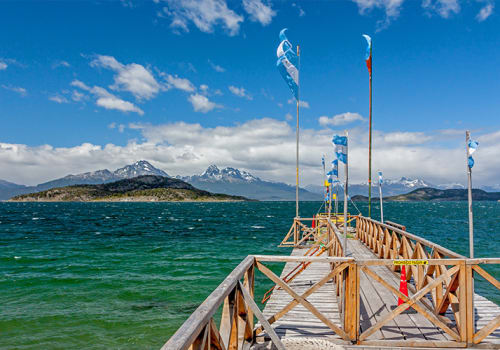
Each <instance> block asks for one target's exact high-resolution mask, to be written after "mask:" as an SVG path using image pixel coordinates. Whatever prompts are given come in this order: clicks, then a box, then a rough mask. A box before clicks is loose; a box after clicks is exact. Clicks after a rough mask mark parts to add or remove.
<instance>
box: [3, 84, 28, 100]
mask: <svg viewBox="0 0 500 350" xmlns="http://www.w3.org/2000/svg"><path fill="white" fill-rule="evenodd" d="M2 88H4V89H5V90H9V91H12V92H15V93H17V94H19V95H21V96H23V97H24V96H26V95H27V94H28V91H27V90H26V89H25V88H23V87H20V86H12V85H3V84H2Z"/></svg>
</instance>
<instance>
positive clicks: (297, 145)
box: [295, 45, 300, 218]
mask: <svg viewBox="0 0 500 350" xmlns="http://www.w3.org/2000/svg"><path fill="white" fill-rule="evenodd" d="M297 56H298V58H299V72H300V47H299V45H297ZM299 75H300V74H299ZM299 75H297V81H298V80H299ZM299 92H300V84H298V83H297V126H296V131H295V135H296V159H295V168H296V176H295V217H297V218H298V217H299V99H300V95H299Z"/></svg>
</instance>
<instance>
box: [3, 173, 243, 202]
mask: <svg viewBox="0 0 500 350" xmlns="http://www.w3.org/2000/svg"><path fill="white" fill-rule="evenodd" d="M246 200H248V199H246V198H244V197H238V196H230V195H226V194H214V193H210V192H207V191H202V190H199V189H197V188H194V187H193V186H192V185H190V184H188V183H186V182H184V181H182V180H179V179H174V178H172V177H165V176H158V175H140V176H136V177H132V178H130V179H128V178H127V179H122V180H118V181H113V182H108V183H105V184H98V185H88V184H87V185H72V186H64V187H56V188H51V189H49V190H46V191H41V192H36V193H30V194H22V195H19V196H15V197H13V198H11V199H10V201H13V202H102V201H105V202H159V201H162V202H186V201H188V202H207V201H210V202H215V201H246Z"/></svg>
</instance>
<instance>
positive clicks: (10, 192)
mask: <svg viewBox="0 0 500 350" xmlns="http://www.w3.org/2000/svg"><path fill="white" fill-rule="evenodd" d="M140 175H158V176H164V177H170V176H169V175H168V174H167V173H166V172H164V171H163V170H160V169H158V168H155V167H154V166H153V165H151V163H149V162H148V161H145V160H140V161H137V162H135V163H133V164H130V165H126V166H124V167H123V168H119V169H116V170H115V171H109V170H108V169H102V170H96V171H90V172H86V173H81V174H76V175H73V174H70V175H67V176H65V177H62V178H59V179H55V180H52V181H48V182H44V183H41V184H39V185H36V186H23V185H16V186H18V187H17V188H10V189H4V187H3V186H1V185H0V200H1V199H8V198H10V197H12V196H15V195H18V194H25V193H34V192H40V191H45V190H48V189H51V188H55V187H63V186H70V185H97V184H103V183H108V182H113V181H118V180H123V179H130V178H133V177H137V176H140ZM13 185H15V184H13ZM10 186H11V187H12V185H10Z"/></svg>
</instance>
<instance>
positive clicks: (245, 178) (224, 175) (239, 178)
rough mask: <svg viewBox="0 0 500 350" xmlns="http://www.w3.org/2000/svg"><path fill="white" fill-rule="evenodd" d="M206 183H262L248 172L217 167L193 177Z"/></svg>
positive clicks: (211, 166) (209, 168)
mask: <svg viewBox="0 0 500 350" xmlns="http://www.w3.org/2000/svg"><path fill="white" fill-rule="evenodd" d="M195 177H197V178H199V179H200V180H206V181H223V182H253V181H260V179H259V178H258V177H256V176H253V175H252V174H250V173H249V172H247V171H244V170H239V169H236V168H233V167H226V168H223V169H219V167H217V165H215V164H212V165H210V166H209V167H208V168H207V170H205V171H204V172H203V173H202V174H201V175H199V176H197V175H195V176H193V177H192V178H195Z"/></svg>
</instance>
